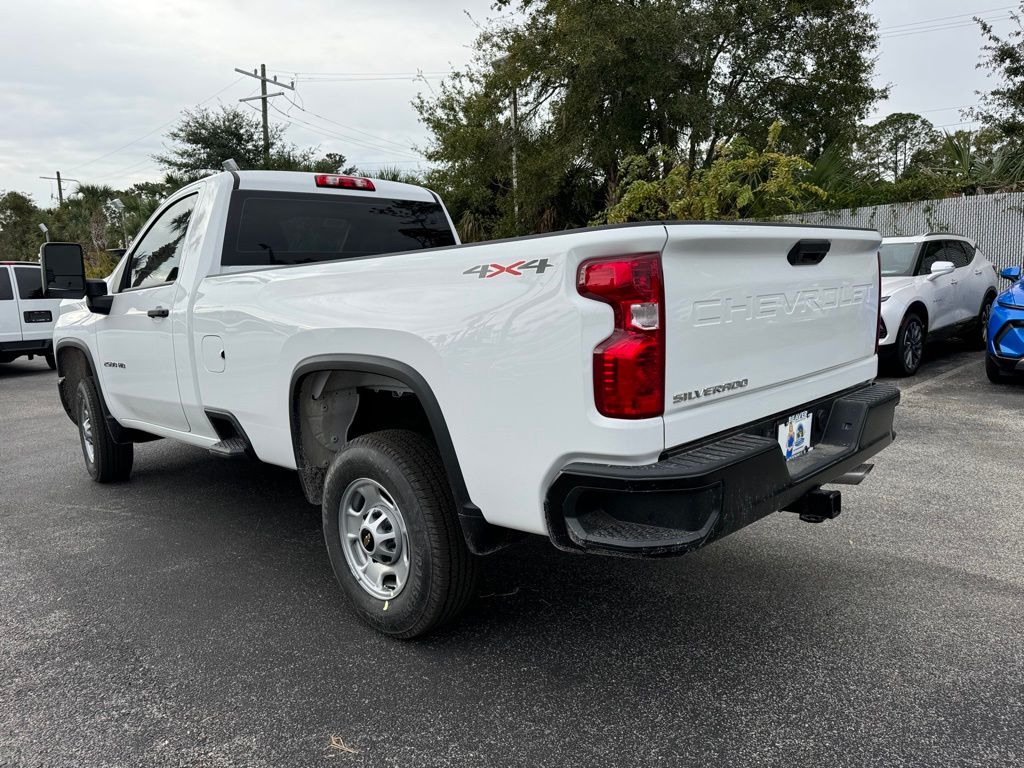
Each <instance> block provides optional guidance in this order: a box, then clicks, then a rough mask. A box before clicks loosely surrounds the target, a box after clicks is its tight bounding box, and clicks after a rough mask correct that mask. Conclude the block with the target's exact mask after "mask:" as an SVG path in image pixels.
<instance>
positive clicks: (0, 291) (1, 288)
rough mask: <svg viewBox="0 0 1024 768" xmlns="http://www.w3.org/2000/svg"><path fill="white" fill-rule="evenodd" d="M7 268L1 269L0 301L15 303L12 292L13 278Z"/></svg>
mask: <svg viewBox="0 0 1024 768" xmlns="http://www.w3.org/2000/svg"><path fill="white" fill-rule="evenodd" d="M8 272H9V270H8V269H7V268H6V267H0V301H13V300H14V291H12V290H11V278H10V276H9V275H8Z"/></svg>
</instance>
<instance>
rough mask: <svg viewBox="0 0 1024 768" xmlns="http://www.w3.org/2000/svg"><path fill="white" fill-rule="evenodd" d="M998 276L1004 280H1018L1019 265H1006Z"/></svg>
mask: <svg viewBox="0 0 1024 768" xmlns="http://www.w3.org/2000/svg"><path fill="white" fill-rule="evenodd" d="M999 276H1000V277H1001V278H1003V279H1004V280H1012V281H1013V282H1017V281H1018V280H1020V267H1007V268H1006V269H1004V270H1003V271H1002V272H1000V273H999Z"/></svg>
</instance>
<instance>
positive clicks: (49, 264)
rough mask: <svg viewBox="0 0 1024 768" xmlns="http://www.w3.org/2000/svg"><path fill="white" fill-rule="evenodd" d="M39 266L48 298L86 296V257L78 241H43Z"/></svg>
mask: <svg viewBox="0 0 1024 768" xmlns="http://www.w3.org/2000/svg"><path fill="white" fill-rule="evenodd" d="M39 267H40V269H41V270H42V273H43V275H42V278H43V279H42V284H43V296H45V297H46V298H48V299H81V298H84V297H85V257H84V255H83V253H82V246H80V245H79V244H78V243H43V244H42V246H40V248H39Z"/></svg>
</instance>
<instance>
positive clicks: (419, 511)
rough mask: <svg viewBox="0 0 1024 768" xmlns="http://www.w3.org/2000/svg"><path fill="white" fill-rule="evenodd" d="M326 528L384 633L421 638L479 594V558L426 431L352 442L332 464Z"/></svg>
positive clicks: (352, 592) (370, 617)
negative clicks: (467, 539)
mask: <svg viewBox="0 0 1024 768" xmlns="http://www.w3.org/2000/svg"><path fill="white" fill-rule="evenodd" d="M323 530H324V542H325V544H326V546H327V554H328V556H329V557H330V560H331V566H332V568H333V569H334V575H335V577H336V578H337V580H338V583H339V584H340V585H341V588H342V589H343V590H344V592H345V594H346V596H347V597H348V599H349V602H350V603H351V604H352V606H353V608H354V609H355V611H356V613H358V614H359V616H360V617H361V618H362V619H363V620H364V621H365V622H366V623H367V624H369V625H370V626H371V627H373V628H375V629H377V630H379V631H380V632H383V633H384V634H387V635H391V636H392V637H397V638H413V637H419V636H421V635H424V634H426V633H428V632H430V631H431V630H434V629H436V628H437V627H440V626H442V625H443V624H445V623H447V622H449V621H451V620H452V619H454V618H455V617H456V616H458V615H459V613H461V612H462V610H463V609H464V608H465V606H466V605H467V604H468V603H469V600H470V598H471V597H472V595H473V591H474V587H475V585H476V576H477V558H476V557H475V556H474V555H473V554H472V553H470V551H469V549H468V548H467V547H466V542H465V540H464V538H463V536H462V531H461V529H460V527H459V522H458V517H457V513H456V508H455V500H454V499H453V497H452V492H451V488H450V486H449V485H448V479H447V476H446V474H445V471H444V466H443V465H442V463H441V457H440V455H439V454H438V452H437V449H436V448H435V447H434V445H433V443H431V442H430V441H429V440H428V439H427V438H425V437H424V436H422V435H420V434H417V433H415V432H409V431H406V430H387V431H382V432H374V433H372V434H368V435H363V436H362V437H358V438H356V439H355V440H352V441H350V442H349V443H348V444H346V445H345V447H344V448H342V449H341V450H340V451H339V452H338V455H337V456H336V457H335V458H334V461H333V462H332V463H331V466H330V469H328V471H327V478H326V482H325V485H324V496H323Z"/></svg>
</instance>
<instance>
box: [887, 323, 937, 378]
mask: <svg viewBox="0 0 1024 768" xmlns="http://www.w3.org/2000/svg"><path fill="white" fill-rule="evenodd" d="M927 333H928V332H927V329H926V328H925V324H924V320H923V319H922V318H921V316H920V315H918V314H916V313H914V312H911V313H910V314H908V315H907V316H906V317H904V318H903V323H902V324H901V325H900V330H899V333H898V334H897V335H896V356H895V359H894V361H893V362H894V364H895V368H896V373H897V375H899V376H913V375H914V374H915V373H917V369H918V368H920V367H921V358H922V357H924V342H925V338H926V336H927Z"/></svg>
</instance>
